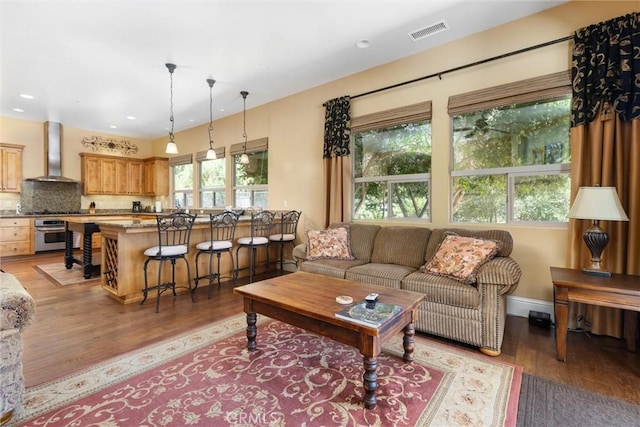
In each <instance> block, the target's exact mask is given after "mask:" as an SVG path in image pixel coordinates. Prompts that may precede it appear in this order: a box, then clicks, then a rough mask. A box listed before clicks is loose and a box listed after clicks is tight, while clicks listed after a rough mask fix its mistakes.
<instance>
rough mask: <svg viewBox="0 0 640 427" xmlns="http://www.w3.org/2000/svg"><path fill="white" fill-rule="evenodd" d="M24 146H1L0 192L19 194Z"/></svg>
mask: <svg viewBox="0 0 640 427" xmlns="http://www.w3.org/2000/svg"><path fill="white" fill-rule="evenodd" d="M23 148H24V145H16V144H0V192H4V193H19V192H20V190H21V185H22V149H23Z"/></svg>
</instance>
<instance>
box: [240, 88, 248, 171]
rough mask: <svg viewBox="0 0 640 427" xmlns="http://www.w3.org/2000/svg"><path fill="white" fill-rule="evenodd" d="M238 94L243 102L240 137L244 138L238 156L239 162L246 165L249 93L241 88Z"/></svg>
mask: <svg viewBox="0 0 640 427" xmlns="http://www.w3.org/2000/svg"><path fill="white" fill-rule="evenodd" d="M240 95H242V99H243V103H244V104H243V107H242V137H243V138H244V146H243V151H242V155H241V156H240V163H242V164H243V165H248V164H249V156H247V95H249V92H247V91H246V90H243V91H242V92H240Z"/></svg>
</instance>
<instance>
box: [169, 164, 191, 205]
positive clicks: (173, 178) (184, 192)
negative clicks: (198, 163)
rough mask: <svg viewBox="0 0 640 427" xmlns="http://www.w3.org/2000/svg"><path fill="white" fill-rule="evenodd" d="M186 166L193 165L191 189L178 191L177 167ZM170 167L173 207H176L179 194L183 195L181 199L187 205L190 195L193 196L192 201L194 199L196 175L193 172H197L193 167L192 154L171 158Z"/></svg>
mask: <svg viewBox="0 0 640 427" xmlns="http://www.w3.org/2000/svg"><path fill="white" fill-rule="evenodd" d="M186 165H191V168H192V180H191V188H190V189H179V190H177V189H176V173H175V167H176V166H186ZM169 167H170V171H171V201H172V204H173V207H176V205H177V204H176V195H177V194H182V195H183V197H181V199H182V200H185V205H186V204H187V203H186V200H188V194H191V200H194V199H193V189H194V185H193V179H195V174H194V173H193V172H195V170H194V167H193V155H192V154H184V155H181V156H175V157H171V158H170V159H169ZM180 208H183V209H189V208H193V206H180Z"/></svg>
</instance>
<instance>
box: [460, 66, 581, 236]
mask: <svg viewBox="0 0 640 427" xmlns="http://www.w3.org/2000/svg"><path fill="white" fill-rule="evenodd" d="M449 113H450V114H451V116H452V122H453V133H452V135H453V143H452V150H453V153H452V171H451V177H452V192H451V194H452V200H451V206H452V209H451V212H452V221H453V222H478V223H544V224H550V223H564V222H567V220H568V218H567V214H568V212H569V195H570V186H571V182H570V168H571V147H570V142H569V132H570V126H571V88H570V86H569V75H568V73H566V72H563V73H557V74H554V75H550V76H545V77H541V78H537V79H530V80H526V81H523V82H517V83H513V84H509V85H503V86H500V87H497V88H491V89H486V90H482V91H477V92H473V93H469V94H464V95H459V96H456V97H452V98H451V99H450V100H449Z"/></svg>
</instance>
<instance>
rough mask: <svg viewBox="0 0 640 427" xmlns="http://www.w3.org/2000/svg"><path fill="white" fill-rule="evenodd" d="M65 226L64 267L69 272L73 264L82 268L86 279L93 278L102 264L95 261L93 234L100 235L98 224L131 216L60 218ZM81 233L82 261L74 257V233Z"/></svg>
mask: <svg viewBox="0 0 640 427" xmlns="http://www.w3.org/2000/svg"><path fill="white" fill-rule="evenodd" d="M60 219H61V220H62V221H64V224H65V245H64V265H65V267H66V268H67V270H69V269H70V268H71V267H73V264H79V265H81V266H82V274H83V276H84V278H85V279H89V278H91V276H92V275H93V274H95V273H97V274H99V272H100V263H96V262H94V261H93V245H92V238H93V233H99V232H100V227H99V226H98V225H97V224H96V221H97V220H99V219H103V220H106V219H109V220H121V219H131V216H109V217H107V216H103V217H98V216H95V215H86V216H65V217H62V218H60ZM74 232H75V233H80V234H82V236H83V249H82V259H79V258H76V257H75V256H74V255H73V242H74V240H75V239H74V236H73V233H74Z"/></svg>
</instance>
